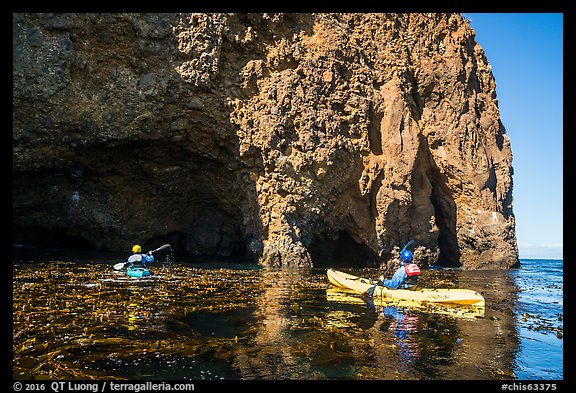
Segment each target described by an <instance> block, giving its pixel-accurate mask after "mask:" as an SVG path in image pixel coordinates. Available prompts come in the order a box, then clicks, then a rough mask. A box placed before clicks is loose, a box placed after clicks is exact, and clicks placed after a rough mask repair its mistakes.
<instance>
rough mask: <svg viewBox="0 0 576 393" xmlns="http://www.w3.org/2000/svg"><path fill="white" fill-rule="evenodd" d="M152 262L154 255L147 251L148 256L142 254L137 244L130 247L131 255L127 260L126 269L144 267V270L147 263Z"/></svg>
mask: <svg viewBox="0 0 576 393" xmlns="http://www.w3.org/2000/svg"><path fill="white" fill-rule="evenodd" d="M152 262H154V255H152V251H148V254H142V247H140V246H139V245H138V244H135V245H134V247H132V255H130V257H129V258H128V265H127V267H128V268H132V267H140V266H142V267H144V268H146V267H147V266H146V264H147V263H152Z"/></svg>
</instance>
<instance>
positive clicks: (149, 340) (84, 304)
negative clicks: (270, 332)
mask: <svg viewBox="0 0 576 393" xmlns="http://www.w3.org/2000/svg"><path fill="white" fill-rule="evenodd" d="M110 270H111V269H110V267H108V266H106V267H103V266H102V265H98V264H93V265H83V266H78V265H76V264H73V263H66V262H63V263H51V264H49V265H42V266H36V265H35V266H30V267H19V268H18V269H15V270H14V285H13V295H14V303H13V304H14V309H13V314H14V316H13V320H14V348H13V354H14V377H15V378H18V379H45V378H49V379H71V378H79V379H94V378H102V377H106V378H108V377H114V376H113V375H110V374H104V373H102V372H100V371H98V370H95V369H92V368H91V367H90V364H92V363H95V364H98V363H102V362H109V363H110V364H118V365H119V366H118V368H121V366H122V365H126V364H129V363H130V362H132V361H134V360H136V359H138V360H142V359H146V358H156V359H157V358H159V357H170V356H173V355H179V356H181V357H189V356H199V355H203V354H209V355H210V357H212V358H215V359H218V358H225V357H227V356H228V355H227V354H228V352H229V351H230V348H231V347H232V346H234V345H237V344H238V342H239V340H242V339H246V337H247V334H248V335H249V333H250V332H249V331H245V330H243V327H244V326H241V327H240V328H239V329H237V331H236V332H235V333H236V334H234V335H232V333H231V332H229V333H227V335H226V336H225V337H220V336H218V335H217V334H216V335H212V336H209V335H205V334H202V332H201V328H199V327H198V326H194V325H193V321H191V317H190V316H191V315H197V314H199V315H202V314H204V315H209V314H214V313H220V312H226V311H229V310H237V309H244V308H245V307H246V306H247V305H248V304H249V303H250V299H251V298H252V297H253V296H254V295H253V293H252V292H251V291H250V290H248V288H247V286H246V285H241V284H239V283H234V285H233V286H230V285H229V282H228V283H227V282H226V280H225V279H222V278H223V274H222V271H220V270H205V271H203V272H202V274H194V273H193V272H192V271H191V272H190V273H191V274H187V275H186V279H182V277H180V276H179V275H178V274H177V273H176V274H175V271H174V270H173V269H169V268H155V269H154V272H155V275H154V276H152V277H151V278H146V279H132V278H126V277H118V276H116V275H115V274H114V272H112V271H110ZM234 275H235V276H236V277H238V278H239V279H241V276H242V271H241V270H239V271H236V272H234ZM102 276H104V278H100V279H99V278H98V277H102ZM224 276H230V275H229V274H224ZM244 282H249V280H248V281H246V280H244ZM229 319H230V318H229ZM192 320H193V318H192ZM220 322H221V326H226V327H230V326H234V325H233V324H232V323H231V322H230V321H226V318H225V317H224V319H220ZM189 323H192V325H189ZM213 325H214V323H213ZM199 329H200V332H199ZM228 330H229V331H230V329H228ZM239 334H240V337H238V335H239ZM119 374H122V372H120V373H119ZM139 376H140V377H142V378H146V376H145V375H139ZM118 378H119V377H118Z"/></svg>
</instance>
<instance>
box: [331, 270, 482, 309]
mask: <svg viewBox="0 0 576 393" xmlns="http://www.w3.org/2000/svg"><path fill="white" fill-rule="evenodd" d="M326 274H327V275H328V280H329V281H330V283H331V284H332V285H334V286H336V287H339V288H344V289H349V290H351V291H353V292H355V293H357V294H364V293H366V291H368V290H369V289H371V288H374V284H373V283H371V282H370V280H368V279H366V278H362V277H357V276H353V275H352V274H348V273H344V272H341V271H338V270H334V269H328V270H327V272H326ZM372 298H374V299H390V300H410V301H417V302H430V303H438V304H446V305H452V304H454V305H460V306H475V307H484V304H485V302H484V297H482V295H480V294H479V293H478V292H476V291H473V290H470V289H455V288H438V289H431V288H421V289H388V288H386V287H384V286H380V285H378V286H376V288H375V289H374V294H373V295H372Z"/></svg>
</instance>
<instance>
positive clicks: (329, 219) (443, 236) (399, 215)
mask: <svg viewBox="0 0 576 393" xmlns="http://www.w3.org/2000/svg"><path fill="white" fill-rule="evenodd" d="M13 55H14V56H13V86H14V89H13V196H14V200H13V234H14V239H15V241H28V242H47V243H50V244H59V243H62V242H67V243H69V244H71V243H74V244H78V245H84V246H91V247H96V248H98V249H109V250H129V249H130V247H131V245H132V244H133V243H141V244H144V245H146V244H149V245H151V246H152V245H157V244H159V243H160V242H167V241H169V242H171V244H173V246H175V247H176V248H177V249H178V250H180V251H184V252H187V253H190V254H192V255H216V256H247V257H252V258H257V259H258V260H259V262H260V263H261V264H262V265H271V266H279V265H289V266H311V265H316V266H323V265H334V264H341V263H353V264H357V265H363V266H373V265H377V264H378V263H380V262H382V261H385V260H387V259H388V258H389V257H390V255H391V253H392V251H393V248H394V247H395V246H400V247H402V246H403V245H404V244H405V243H406V242H407V241H408V240H409V239H413V240H414V243H413V245H414V246H415V256H416V257H417V258H418V259H419V260H420V261H421V263H422V265H423V266H424V267H425V266H426V265H429V264H432V263H438V264H441V265H447V266H462V267H463V268H471V269H474V268H509V267H512V266H515V265H517V264H518V250H517V244H516V236H515V221H514V215H513V211H512V177H511V175H512V166H511V162H512V153H511V149H510V141H509V139H508V136H507V135H506V132H505V129H504V126H503V125H502V123H501V121H500V115H499V110H498V105H497V100H496V90H495V88H496V86H495V82H494V78H493V76H492V73H491V68H490V64H489V63H488V61H487V59H486V56H485V54H484V52H483V50H482V49H481V47H480V46H479V45H478V44H477V43H476V42H475V40H474V31H473V30H472V29H471V27H470V26H469V25H468V23H467V22H466V21H465V20H464V19H463V18H462V17H461V16H460V15H458V14H406V15H403V14H14V15H13Z"/></svg>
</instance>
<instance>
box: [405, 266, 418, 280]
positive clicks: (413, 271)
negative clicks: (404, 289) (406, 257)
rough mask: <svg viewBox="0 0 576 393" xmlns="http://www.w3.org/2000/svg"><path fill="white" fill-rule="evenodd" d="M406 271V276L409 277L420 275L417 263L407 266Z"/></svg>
mask: <svg viewBox="0 0 576 393" xmlns="http://www.w3.org/2000/svg"><path fill="white" fill-rule="evenodd" d="M404 270H405V271H406V275H407V276H408V277H410V276H419V275H420V268H419V267H418V265H416V264H415V263H410V264H408V265H405V266H404Z"/></svg>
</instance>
